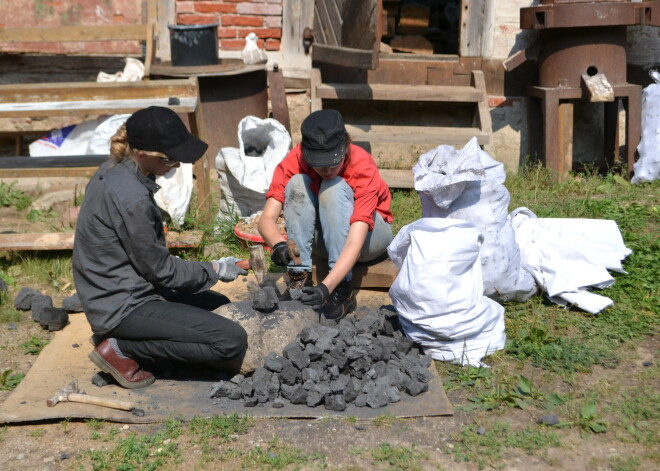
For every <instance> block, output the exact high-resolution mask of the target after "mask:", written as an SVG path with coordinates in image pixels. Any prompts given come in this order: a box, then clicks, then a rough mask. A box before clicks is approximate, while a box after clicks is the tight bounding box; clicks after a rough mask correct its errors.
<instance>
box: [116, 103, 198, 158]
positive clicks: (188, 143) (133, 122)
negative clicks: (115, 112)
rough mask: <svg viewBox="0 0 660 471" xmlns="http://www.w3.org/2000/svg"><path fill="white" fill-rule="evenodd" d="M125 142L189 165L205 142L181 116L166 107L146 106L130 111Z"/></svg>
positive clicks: (138, 148) (135, 147)
mask: <svg viewBox="0 0 660 471" xmlns="http://www.w3.org/2000/svg"><path fill="white" fill-rule="evenodd" d="M126 133H127V134H128V143H129V144H130V145H131V147H133V148H134V149H137V150H145V151H152V152H162V153H163V154H165V155H167V157H169V158H170V159H174V160H178V161H179V162H183V163H188V164H192V163H194V162H196V161H197V160H199V159H200V158H201V157H202V156H203V155H204V152H206V149H208V147H209V145H208V144H207V143H206V142H204V141H202V140H201V139H198V138H196V137H195V136H193V135H192V134H190V132H188V129H187V128H186V125H185V124H183V121H181V118H179V116H178V115H177V114H176V113H175V112H174V111H172V110H171V109H169V108H165V107H163V106H150V107H149V108H144V109H141V110H138V111H136V112H135V113H133V114H132V115H131V116H130V117H129V118H128V120H127V121H126Z"/></svg>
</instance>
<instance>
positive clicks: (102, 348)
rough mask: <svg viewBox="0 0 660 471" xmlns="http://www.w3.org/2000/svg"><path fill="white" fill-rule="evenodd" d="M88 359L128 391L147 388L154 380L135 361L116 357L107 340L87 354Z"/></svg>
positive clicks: (152, 376)
mask: <svg viewBox="0 0 660 471" xmlns="http://www.w3.org/2000/svg"><path fill="white" fill-rule="evenodd" d="M89 359H90V360H92V361H93V362H94V364H95V365H96V366H98V367H99V369H100V370H101V371H103V372H104V373H108V374H110V375H112V377H113V378H115V380H116V381H117V382H118V383H119V384H121V385H122V386H124V387H125V388H128V389H137V388H143V387H145V386H149V385H150V384H151V383H153V382H154V381H155V379H156V378H155V377H154V375H153V374H151V373H150V372H148V371H145V370H143V369H142V368H141V367H140V365H139V364H138V362H137V361H135V360H133V359H131V358H121V357H120V356H119V355H117V353H115V351H114V350H113V349H112V347H111V346H110V343H109V342H108V339H105V340H103V341H102V342H101V343H100V344H98V345H97V346H96V348H94V350H93V351H92V353H90V354H89Z"/></svg>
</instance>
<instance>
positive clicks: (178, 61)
mask: <svg viewBox="0 0 660 471" xmlns="http://www.w3.org/2000/svg"><path fill="white" fill-rule="evenodd" d="M168 28H169V29H170V52H171V54H172V65H214V64H217V63H218V23H215V24H209V25H168Z"/></svg>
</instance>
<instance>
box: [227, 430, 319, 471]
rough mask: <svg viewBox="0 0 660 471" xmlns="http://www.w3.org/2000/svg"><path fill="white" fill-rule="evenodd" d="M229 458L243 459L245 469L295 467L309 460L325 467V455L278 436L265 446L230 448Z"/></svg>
mask: <svg viewBox="0 0 660 471" xmlns="http://www.w3.org/2000/svg"><path fill="white" fill-rule="evenodd" d="M226 455H227V458H238V459H240V460H241V462H242V465H243V469H269V470H271V469H287V468H290V467H293V468H294V469H296V468H299V467H300V466H302V465H304V464H307V463H309V462H313V463H316V464H317V466H318V467H325V465H324V463H325V460H326V457H325V455H323V454H320V453H307V452H305V451H303V450H301V449H299V448H295V447H292V446H290V445H286V444H284V443H282V442H281V441H280V439H279V438H278V437H274V438H273V439H272V440H271V441H270V442H268V444H267V445H266V446H265V447H262V446H255V447H254V448H252V449H251V450H248V451H235V450H229V451H228V452H227V453H226Z"/></svg>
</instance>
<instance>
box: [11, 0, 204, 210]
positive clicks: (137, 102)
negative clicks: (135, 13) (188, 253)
mask: <svg viewBox="0 0 660 471" xmlns="http://www.w3.org/2000/svg"><path fill="white" fill-rule="evenodd" d="M147 6H148V14H147V21H146V22H145V23H144V24H138V25H113V26H63V27H35V28H0V42H57V43H59V42H65V41H66V42H77V41H125V40H137V41H141V42H144V43H145V44H146V48H145V50H146V54H145V60H144V62H145V75H144V76H145V77H146V78H147V80H143V81H140V82H103V83H99V82H67V83H35V84H10V85H0V118H21V117H28V118H34V121H35V122H38V121H39V119H41V118H45V117H53V116H65V117H73V118H75V119H76V120H78V121H84V120H87V119H94V118H97V117H99V116H103V115H111V114H121V113H133V112H135V111H137V110H139V109H141V108H145V107H147V106H151V105H158V106H165V107H168V108H171V109H172V110H174V111H176V112H177V113H180V114H183V115H186V116H187V117H188V123H189V126H190V131H191V132H192V133H193V134H194V135H196V136H197V137H199V138H200V139H202V140H205V141H206V140H207V133H206V125H205V122H204V117H203V113H202V110H201V102H200V95H199V85H198V81H197V79H196V78H195V77H191V78H188V79H176V80H148V77H149V69H150V67H151V63H152V59H153V56H154V22H153V21H152V19H153V18H155V2H154V1H153V0H147ZM50 130H52V129H39V128H38V126H37V127H33V128H31V131H42V132H46V131H50ZM15 133H16V134H17V135H19V134H23V133H24V130H23V129H21V128H20V127H17V128H16V130H15ZM62 159H65V161H66V157H62ZM35 160H36V159H35ZM41 162H43V163H44V164H46V165H45V166H44V167H42V168H34V163H32V164H31V165H30V166H32V167H33V168H30V169H29V170H28V169H26V168H25V167H24V166H21V165H20V164H19V163H20V160H18V161H17V160H16V159H13V162H8V161H6V163H5V164H4V165H3V159H2V158H0V178H16V177H26V176H44V177H45V176H61V175H64V174H66V175H67V176H90V175H92V174H93V172H94V171H95V170H96V168H97V166H98V161H95V162H94V163H93V164H91V165H86V164H85V162H84V159H80V158H77V159H70V162H71V165H72V167H70V168H67V170H66V172H65V173H63V170H62V168H61V167H51V168H49V167H48V165H47V163H48V162H47V161H46V160H42V161H41ZM13 165H15V167H12V166H13ZM211 168H212V162H211V156H209V155H208V153H207V155H205V156H204V157H203V158H201V159H199V160H198V161H197V162H196V163H195V165H194V170H193V173H194V174H195V179H196V185H197V208H195V209H197V210H199V211H200V213H201V215H202V217H203V219H204V220H205V221H210V220H211V218H212V214H211V199H210V176H211Z"/></svg>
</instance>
